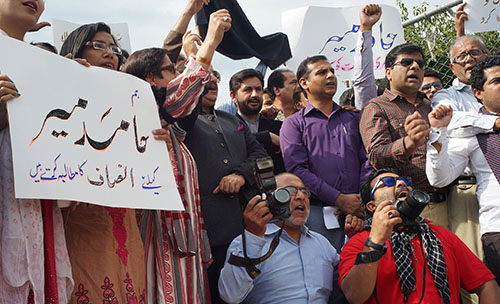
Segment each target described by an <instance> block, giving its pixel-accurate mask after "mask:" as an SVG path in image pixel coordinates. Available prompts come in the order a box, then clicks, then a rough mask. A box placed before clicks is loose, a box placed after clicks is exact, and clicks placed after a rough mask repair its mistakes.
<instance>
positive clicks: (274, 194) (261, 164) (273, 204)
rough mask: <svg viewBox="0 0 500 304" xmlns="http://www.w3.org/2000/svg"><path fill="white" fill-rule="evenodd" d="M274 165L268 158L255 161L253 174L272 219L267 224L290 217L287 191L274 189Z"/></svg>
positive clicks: (289, 197)
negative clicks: (263, 195)
mask: <svg viewBox="0 0 500 304" xmlns="http://www.w3.org/2000/svg"><path fill="white" fill-rule="evenodd" d="M273 170H274V163H273V160H272V159H271V158H270V157H265V158H258V159H256V160H255V167H254V174H255V179H256V180H257V187H258V191H259V193H260V194H262V193H264V194H265V198H266V199H265V201H266V203H267V206H268V207H269V210H270V211H271V214H272V215H273V218H272V219H271V220H270V221H269V223H275V222H279V221H284V220H286V219H287V218H289V217H290V199H291V196H290V193H289V192H288V190H286V189H283V188H280V189H276V179H275V178H274V171H273Z"/></svg>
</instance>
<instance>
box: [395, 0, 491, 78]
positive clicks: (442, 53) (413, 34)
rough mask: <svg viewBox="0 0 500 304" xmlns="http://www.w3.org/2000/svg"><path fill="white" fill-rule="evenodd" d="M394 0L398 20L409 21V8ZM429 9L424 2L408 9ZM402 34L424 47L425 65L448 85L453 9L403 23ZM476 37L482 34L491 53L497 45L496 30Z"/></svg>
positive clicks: (422, 11)
mask: <svg viewBox="0 0 500 304" xmlns="http://www.w3.org/2000/svg"><path fill="white" fill-rule="evenodd" d="M396 2H397V4H398V6H399V8H400V11H401V20H402V21H403V22H404V21H407V20H409V19H410V11H409V9H408V8H407V7H406V5H405V4H404V3H403V1H402V0H396ZM431 9H433V8H432V7H429V4H428V3H427V2H425V1H424V2H423V3H422V4H421V5H417V6H413V7H412V8H411V12H412V14H413V16H419V15H422V14H425V13H426V12H428V10H431ZM404 35H405V39H406V41H407V42H411V43H415V44H417V45H420V46H421V47H422V48H423V49H424V54H425V57H426V59H427V68H429V69H433V70H436V71H437V72H439V73H440V74H441V77H442V80H443V82H444V85H445V87H446V86H449V85H451V82H452V80H453V78H454V76H453V73H452V72H451V70H450V69H449V65H450V57H449V56H450V55H449V50H450V46H451V44H452V43H453V41H454V40H455V37H456V30H455V14H454V12H453V11H451V10H447V11H444V12H442V13H440V14H436V15H434V16H431V17H428V18H426V19H423V20H422V21H420V22H417V23H415V24H413V25H411V26H407V27H405V28H404ZM478 36H481V37H483V39H484V40H485V42H486V45H487V46H488V47H489V49H490V51H491V52H492V53H493V52H495V50H496V49H497V48H498V47H500V39H499V33H498V32H497V31H493V32H487V33H480V34H478Z"/></svg>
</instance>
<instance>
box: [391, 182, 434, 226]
mask: <svg viewBox="0 0 500 304" xmlns="http://www.w3.org/2000/svg"><path fill="white" fill-rule="evenodd" d="M429 201H430V197H429V194H427V192H425V191H422V190H419V189H414V190H412V191H410V193H409V194H408V197H407V198H406V199H405V200H400V201H397V202H396V208H397V209H398V211H399V213H400V214H401V215H402V216H404V217H405V218H406V219H408V220H414V219H416V218H417V217H418V216H419V215H420V213H421V212H422V210H424V208H425V206H427V204H428V203H429Z"/></svg>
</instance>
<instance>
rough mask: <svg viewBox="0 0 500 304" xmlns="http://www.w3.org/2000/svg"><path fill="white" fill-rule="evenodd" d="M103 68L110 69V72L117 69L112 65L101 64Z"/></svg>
mask: <svg viewBox="0 0 500 304" xmlns="http://www.w3.org/2000/svg"><path fill="white" fill-rule="evenodd" d="M101 67H103V68H106V69H110V70H114V69H115V65H114V64H112V63H104V64H101Z"/></svg>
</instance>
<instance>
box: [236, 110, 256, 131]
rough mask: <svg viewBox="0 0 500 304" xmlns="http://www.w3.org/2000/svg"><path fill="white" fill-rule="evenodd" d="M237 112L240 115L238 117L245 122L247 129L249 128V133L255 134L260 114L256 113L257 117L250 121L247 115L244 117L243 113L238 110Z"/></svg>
mask: <svg viewBox="0 0 500 304" xmlns="http://www.w3.org/2000/svg"><path fill="white" fill-rule="evenodd" d="M238 114H239V115H240V117H241V118H242V119H243V120H244V121H245V123H246V124H247V126H248V129H249V130H250V133H252V134H256V133H257V132H259V118H260V114H257V118H256V119H255V120H254V121H250V120H249V119H248V117H246V116H245V115H243V114H241V112H240V111H238Z"/></svg>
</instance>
